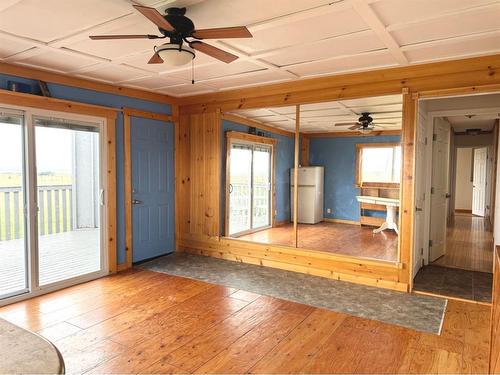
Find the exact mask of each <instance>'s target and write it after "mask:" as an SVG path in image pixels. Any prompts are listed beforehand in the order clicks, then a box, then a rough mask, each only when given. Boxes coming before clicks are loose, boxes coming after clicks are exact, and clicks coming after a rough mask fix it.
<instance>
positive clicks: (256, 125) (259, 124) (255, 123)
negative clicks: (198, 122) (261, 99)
mask: <svg viewBox="0 0 500 375" xmlns="http://www.w3.org/2000/svg"><path fill="white" fill-rule="evenodd" d="M221 116H222V119H223V120H227V121H232V122H236V123H238V124H242V125H246V126H249V127H251V128H257V129H260V130H264V131H267V132H270V133H275V134H281V135H286V136H287V137H293V135H294V134H293V132H289V131H286V130H283V129H278V128H275V127H273V126H270V125H267V124H264V123H263V122H260V121H256V120H252V119H249V118H247V117H243V116H238V115H234V114H232V113H222V114H221Z"/></svg>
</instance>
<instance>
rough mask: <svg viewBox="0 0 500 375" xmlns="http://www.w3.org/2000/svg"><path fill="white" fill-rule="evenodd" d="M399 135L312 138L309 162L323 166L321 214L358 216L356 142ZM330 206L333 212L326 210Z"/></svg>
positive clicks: (397, 138) (346, 217)
mask: <svg viewBox="0 0 500 375" xmlns="http://www.w3.org/2000/svg"><path fill="white" fill-rule="evenodd" d="M400 140H401V137H400V136H379V137H352V138H343V137H331V138H311V141H310V145H309V162H310V165H318V166H321V165H322V166H324V167H325V187H324V198H325V203H324V216H325V217H327V218H332V219H342V220H353V221H359V220H360V210H359V203H358V201H357V200H356V195H359V188H357V187H356V186H355V179H356V144H357V143H383V142H400ZM328 208H331V209H332V213H331V214H327V211H326V210H327V209H328Z"/></svg>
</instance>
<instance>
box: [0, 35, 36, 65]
mask: <svg viewBox="0 0 500 375" xmlns="http://www.w3.org/2000/svg"><path fill="white" fill-rule="evenodd" d="M31 48H32V47H31V45H30V44H29V43H22V42H19V41H14V40H11V39H8V38H2V35H1V34H0V59H3V58H6V57H8V56H11V55H15V54H16V53H19V52H22V51H27V50H29V49H31Z"/></svg>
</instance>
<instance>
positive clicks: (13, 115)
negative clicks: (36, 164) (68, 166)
mask: <svg viewBox="0 0 500 375" xmlns="http://www.w3.org/2000/svg"><path fill="white" fill-rule="evenodd" d="M24 134H25V132H24V116H23V114H22V112H15V111H11V110H5V109H1V108H0V298H6V297H10V296H12V295H16V294H20V293H25V292H27V291H28V276H29V272H28V253H27V246H26V236H25V233H26V222H25V215H24V211H25V201H26V199H25V168H24V165H25V163H24V140H25V136H24Z"/></svg>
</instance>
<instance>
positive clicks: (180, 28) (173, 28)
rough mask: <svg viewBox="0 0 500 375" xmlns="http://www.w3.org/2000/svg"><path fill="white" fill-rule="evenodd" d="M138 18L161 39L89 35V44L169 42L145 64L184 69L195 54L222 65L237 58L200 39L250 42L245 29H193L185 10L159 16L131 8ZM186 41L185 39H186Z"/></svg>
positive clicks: (146, 10) (155, 36)
mask: <svg viewBox="0 0 500 375" xmlns="http://www.w3.org/2000/svg"><path fill="white" fill-rule="evenodd" d="M133 7H134V8H135V9H137V10H138V11H139V12H140V13H142V15H144V16H145V17H146V18H147V19H149V20H150V21H151V22H153V23H154V24H155V25H156V26H158V30H159V31H160V34H161V35H151V34H146V35H91V36H90V39H92V40H106V39H164V38H169V40H170V42H169V43H165V44H162V45H160V46H155V48H154V54H153V56H152V57H151V59H150V60H149V61H148V64H161V63H163V62H165V63H167V64H169V65H174V66H177V65H184V64H186V63H188V62H190V61H192V60H193V59H194V58H195V56H196V55H195V50H196V51H199V52H201V53H204V54H207V55H209V56H212V57H214V58H216V59H218V60H220V61H223V62H225V63H230V62H232V61H234V60H236V59H237V58H238V56H236V55H233V54H232V53H229V52H226V51H224V50H222V49H220V48H217V47H214V46H212V45H210V44H207V43H205V42H202V41H201V39H226V38H252V34H251V33H250V31H248V29H247V28H246V27H245V26H236V27H221V28H214V29H200V30H197V29H195V26H194V23H193V21H191V20H190V19H189V18H188V17H186V16H185V14H186V8H168V9H167V10H166V14H165V15H162V14H161V13H160V12H158V11H157V10H156V9H155V8H150V7H146V6H142V5H133ZM188 38H189V39H188Z"/></svg>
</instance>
